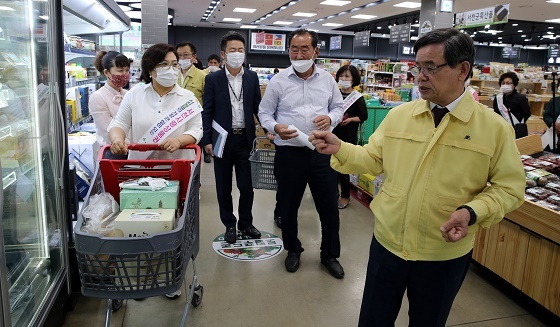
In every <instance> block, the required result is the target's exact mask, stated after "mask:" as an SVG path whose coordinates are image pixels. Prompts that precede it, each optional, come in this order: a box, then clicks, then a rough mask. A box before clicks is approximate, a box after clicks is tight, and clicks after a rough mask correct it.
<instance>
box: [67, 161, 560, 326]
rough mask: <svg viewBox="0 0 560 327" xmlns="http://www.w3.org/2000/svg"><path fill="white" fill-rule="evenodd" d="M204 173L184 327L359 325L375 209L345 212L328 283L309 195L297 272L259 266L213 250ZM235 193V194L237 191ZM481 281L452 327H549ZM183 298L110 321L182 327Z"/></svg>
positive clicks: (260, 202) (264, 204) (263, 200)
mask: <svg viewBox="0 0 560 327" xmlns="http://www.w3.org/2000/svg"><path fill="white" fill-rule="evenodd" d="M202 168H203V169H202V178H201V183H202V188H201V200H200V222H201V223H200V242H201V243H200V252H199V255H198V257H197V259H196V266H197V274H198V277H199V281H200V283H201V284H202V285H203V286H204V296H203V299H202V303H201V305H200V306H199V307H197V308H192V307H191V308H190V309H189V310H190V311H189V313H188V317H187V324H186V325H187V326H197V327H202V326H204V327H214V326H228V327H238V326H239V327H241V326H243V327H251V326H269V327H277V326H278V327H280V326H298V327H299V326H305V327H314V326H317V327H335V326H336V327H345V326H349V327H350V326H356V325H357V322H358V314H359V310H360V303H361V297H362V290H363V286H364V276H365V269H366V265H367V257H368V249H369V243H370V241H371V236H372V231H373V216H372V213H371V211H370V210H369V209H368V208H366V207H364V206H363V205H361V204H359V203H358V202H357V201H355V200H354V199H353V200H352V201H351V202H350V205H349V206H348V208H346V209H344V210H341V211H340V220H341V228H340V236H341V244H342V254H341V258H340V262H341V264H342V265H343V267H344V269H345V271H346V276H345V278H344V279H342V280H337V279H335V278H333V277H331V276H330V275H329V273H328V272H327V270H326V269H324V268H323V267H322V266H321V265H320V262H319V244H320V224H319V220H318V216H317V213H316V211H315V208H314V205H313V201H312V197H311V194H310V193H309V191H308V192H306V193H305V198H304V200H303V201H302V205H301V208H300V211H299V226H300V229H299V231H300V234H299V235H300V239H301V240H302V242H303V245H304V247H305V252H304V253H303V254H302V257H301V258H302V262H301V267H300V269H299V270H298V271H297V272H296V273H288V272H286V270H285V269H284V258H285V253H282V254H280V255H278V256H276V257H274V258H271V259H269V260H265V261H260V262H239V261H233V260H229V259H226V258H224V257H221V256H220V255H218V254H217V253H215V252H214V251H213V249H212V246H211V243H212V240H213V239H214V238H215V237H216V236H218V235H219V234H222V233H223V232H224V227H223V225H222V224H221V222H220V220H219V218H218V207H217V202H216V195H215V189H214V185H215V183H214V177H213V176H214V174H213V169H212V165H211V164H203V167H202ZM234 195H235V197H237V196H238V193H237V190H236V191H235V194H234ZM274 195H275V194H274V192H273V191H262V190H257V191H255V201H254V205H253V214H254V217H255V226H256V227H257V228H259V229H261V230H264V231H268V232H271V233H274V234H276V235H279V236H280V235H281V231H280V230H279V229H278V228H276V227H275V226H274V223H273V220H272V211H273V209H274V204H275V199H274ZM235 197H234V198H235ZM235 202H236V201H234V203H235ZM484 276H485V274H481V273H480V269H479V268H477V267H474V266H472V267H471V270H470V271H469V273H468V275H467V277H466V280H465V282H464V284H463V287H462V288H461V291H460V292H459V294H458V296H457V298H456V300H455V303H454V306H453V309H452V311H451V314H450V317H449V319H448V322H447V325H448V326H468V327H500V326H504V327H526V326H535V327H538V326H547V323H546V322H544V320H543V318H542V316H540V315H539V314H538V313H533V314H531V313H528V311H527V310H528V307H527V306H523V307H522V306H520V305H519V304H518V302H519V301H515V300H512V299H511V298H510V297H508V296H507V295H505V294H504V293H503V292H502V291H500V290H499V289H497V288H496V287H494V286H493V285H494V284H495V282H493V281H492V280H491V279H488V278H486V277H484ZM191 278H192V269H189V271H188V272H187V277H186V280H187V283H190V280H191ZM185 299H186V296H185V293H184V292H183V296H181V297H180V298H179V299H178V300H176V301H171V300H168V299H166V298H165V297H163V296H158V297H153V298H149V299H146V300H144V301H133V300H128V301H125V303H124V305H123V307H122V308H121V309H120V310H118V311H117V312H115V313H114V314H113V315H112V324H111V326H123V327H133V326H134V327H137V326H178V325H179V324H180V321H181V316H182V313H183V309H184V307H185ZM105 307H106V301H105V300H101V299H94V298H86V297H81V298H80V300H79V302H78V304H77V306H76V308H75V310H74V311H72V312H70V313H68V315H67V316H66V320H65V323H64V325H63V326H64V327H89V326H104V319H105ZM407 310H408V303H407V300H406V297H405V299H403V305H402V308H401V311H400V314H399V316H398V319H397V322H396V326H407V325H408V321H407ZM531 312H535V311H531ZM537 316H538V317H537ZM539 319H540V320H539ZM549 325H550V323H549ZM556 326H558V325H556Z"/></svg>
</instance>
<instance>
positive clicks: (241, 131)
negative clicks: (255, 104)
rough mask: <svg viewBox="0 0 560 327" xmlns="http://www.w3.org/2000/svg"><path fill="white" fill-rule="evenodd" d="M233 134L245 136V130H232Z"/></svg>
mask: <svg viewBox="0 0 560 327" xmlns="http://www.w3.org/2000/svg"><path fill="white" fill-rule="evenodd" d="M232 133H233V134H234V135H241V134H245V128H232Z"/></svg>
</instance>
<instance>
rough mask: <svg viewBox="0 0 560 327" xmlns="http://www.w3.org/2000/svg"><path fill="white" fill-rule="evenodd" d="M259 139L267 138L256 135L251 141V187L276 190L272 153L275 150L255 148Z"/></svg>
mask: <svg viewBox="0 0 560 327" xmlns="http://www.w3.org/2000/svg"><path fill="white" fill-rule="evenodd" d="M259 139H267V138H266V137H257V138H255V141H253V150H252V151H251V156H249V161H250V162H251V179H252V181H253V188H256V189H261V190H272V191H276V190H277V189H278V184H277V183H276V177H274V154H275V153H276V151H275V150H266V149H257V143H258V141H259Z"/></svg>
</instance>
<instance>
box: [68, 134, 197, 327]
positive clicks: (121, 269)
mask: <svg viewBox="0 0 560 327" xmlns="http://www.w3.org/2000/svg"><path fill="white" fill-rule="evenodd" d="M109 149H110V147H109V146H105V147H103V149H102V150H101V151H100V153H99V157H98V159H99V167H98V168H97V170H96V172H95V175H94V177H93V181H92V184H91V188H90V190H89V192H88V195H87V197H86V199H85V201H84V208H85V207H86V206H87V205H88V204H89V200H90V197H91V196H92V195H95V194H100V193H103V192H108V193H110V194H111V195H112V196H113V197H114V198H115V200H117V201H119V191H120V189H119V183H120V182H122V181H125V180H128V179H133V178H140V177H148V176H149V177H158V178H165V179H167V180H178V181H179V197H180V200H181V201H180V204H181V205H180V207H179V212H180V213H182V214H181V216H180V217H179V218H178V219H177V220H176V222H177V224H176V227H175V228H174V229H173V230H172V231H170V232H165V233H160V234H155V235H152V236H148V237H139V238H127V237H104V236H99V235H95V234H89V233H86V232H83V231H82V230H81V227H82V226H84V225H85V223H86V222H85V221H84V218H83V216H82V213H81V212H80V213H79V214H78V222H77V224H76V228H75V230H74V233H75V243H76V253H77V257H78V267H79V274H80V281H81V284H82V294H83V295H84V296H91V297H97V298H105V299H107V312H106V319H105V326H110V324H111V312H112V311H115V310H118V309H119V308H120V306H121V305H122V300H124V299H141V298H146V297H151V296H157V295H164V294H167V293H172V292H175V291H178V290H180V289H181V285H182V283H183V278H184V276H185V270H186V267H187V265H188V263H189V260H190V259H192V266H193V270H194V275H193V278H192V281H191V288H190V291H187V287H186V284H185V286H184V292H185V294H188V297H187V304H186V305H185V309H184V311H183V318H182V321H181V326H184V325H185V321H186V318H187V313H188V310H189V303H190V304H192V305H193V307H197V306H198V305H199V304H200V302H201V301H202V295H203V292H204V289H203V287H202V286H201V285H200V284H199V283H198V277H197V275H196V267H195V258H196V256H197V254H198V250H199V247H200V245H199V219H198V218H199V183H200V148H199V147H198V146H197V145H187V146H185V147H183V149H181V150H178V151H182V152H189V154H192V155H193V158H194V159H193V160H183V159H180V160H126V158H122V159H109V158H114V156H112V154H111V152H110V151H109ZM129 150H132V151H161V149H160V148H159V146H158V145H157V144H142V145H140V144H131V145H129Z"/></svg>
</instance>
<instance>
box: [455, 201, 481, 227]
mask: <svg viewBox="0 0 560 327" xmlns="http://www.w3.org/2000/svg"><path fill="white" fill-rule="evenodd" d="M459 209H467V210H468V211H469V214H470V215H471V219H470V220H469V226H472V225H474V224H476V212H474V210H473V208H471V207H469V206H460V207H459V208H457V210H459Z"/></svg>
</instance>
